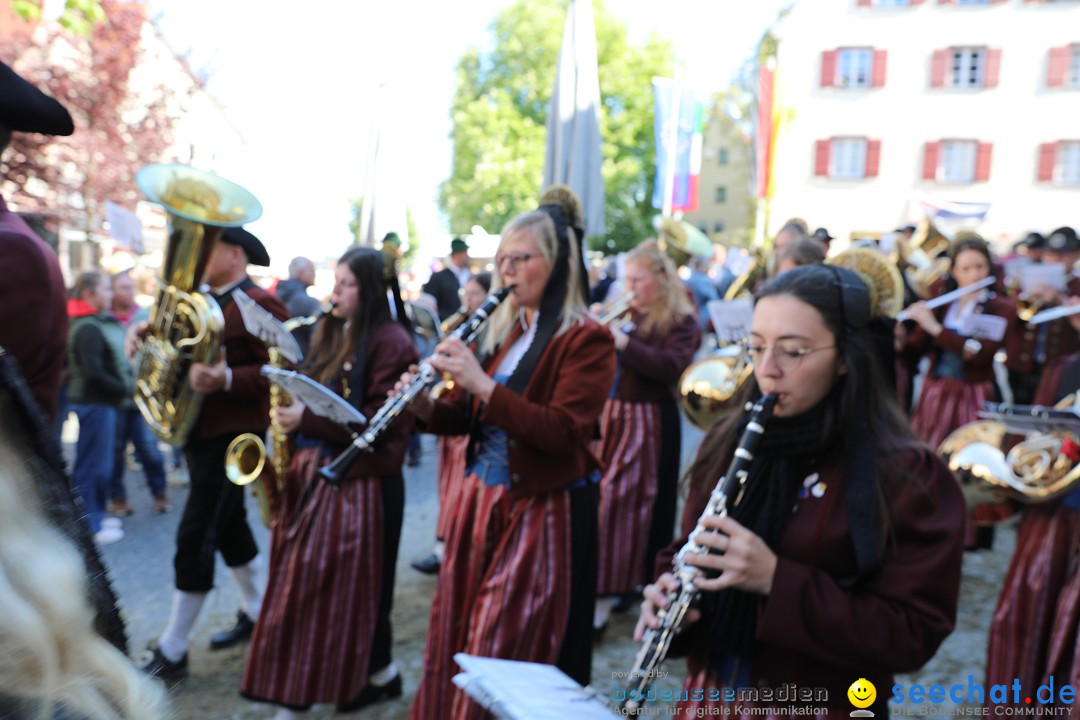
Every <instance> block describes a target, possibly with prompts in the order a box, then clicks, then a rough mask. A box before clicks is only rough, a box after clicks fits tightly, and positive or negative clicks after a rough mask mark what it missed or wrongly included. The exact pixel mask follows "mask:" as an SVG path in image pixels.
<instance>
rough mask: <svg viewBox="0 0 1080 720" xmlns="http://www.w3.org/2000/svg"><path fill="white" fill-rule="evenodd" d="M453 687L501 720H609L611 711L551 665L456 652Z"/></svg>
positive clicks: (612, 714) (612, 713)
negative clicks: (456, 667)
mask: <svg viewBox="0 0 1080 720" xmlns="http://www.w3.org/2000/svg"><path fill="white" fill-rule="evenodd" d="M454 660H456V661H457V664H458V665H460V666H461V667H462V669H463V670H464V671H465V672H463V673H460V674H458V675H455V676H454V684H455V685H457V686H458V687H459V688H461V689H462V690H464V691H465V692H466V693H468V694H469V697H471V698H472V699H473V700H475V701H476V702H478V703H479V704H480V705H482V706H483V707H484V708H485V709H486V710H488V712H490V713H492V714H493V715H495V717H497V718H501V719H502V720H566V718H574V720H611V718H612V717H614V716H615V714H614V712H613V711H612V710H611V709H610V708H609V707H608V706H607V704H605V703H604V701H603V700H601V699H600V698H599V697H597V696H596V695H593V694H592V693H591V692H590V691H588V690H586V689H585V688H583V687H581V686H580V685H578V684H577V683H576V682H575V681H574V680H572V679H571V678H570V677H569V676H568V675H566V674H565V673H564V672H563V671H562V670H559V669H558V668H557V667H555V666H554V665H543V664H541V663H530V662H518V661H516V660H499V659H497V658H486V657H477V656H475V655H467V654H465V653H457V654H456V655H454Z"/></svg>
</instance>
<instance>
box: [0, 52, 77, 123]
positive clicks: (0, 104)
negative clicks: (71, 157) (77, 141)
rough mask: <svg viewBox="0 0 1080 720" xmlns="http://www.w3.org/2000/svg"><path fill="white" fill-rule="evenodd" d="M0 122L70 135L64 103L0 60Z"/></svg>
mask: <svg viewBox="0 0 1080 720" xmlns="http://www.w3.org/2000/svg"><path fill="white" fill-rule="evenodd" d="M0 124H3V125H5V126H7V127H8V129H10V130H16V131H18V132H36V133H42V134H44V135H70V134H71V133H73V132H75V124H74V123H73V122H72V121H71V114H70V113H69V112H68V111H67V110H66V109H65V108H64V106H63V105H61V104H60V103H58V102H57V101H55V100H53V99H52V98H51V97H49V96H48V95H46V94H45V93H43V92H41V91H40V90H38V89H37V88H36V87H34V86H33V85H31V84H30V83H28V82H27V81H26V80H23V79H22V78H21V77H19V75H18V73H16V72H15V71H14V70H12V69H11V68H10V67H8V66H7V65H5V64H4V63H3V62H0Z"/></svg>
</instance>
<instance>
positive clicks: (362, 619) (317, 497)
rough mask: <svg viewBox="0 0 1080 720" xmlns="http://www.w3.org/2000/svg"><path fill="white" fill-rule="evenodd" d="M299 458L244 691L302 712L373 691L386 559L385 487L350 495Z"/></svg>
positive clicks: (363, 483)
mask: <svg viewBox="0 0 1080 720" xmlns="http://www.w3.org/2000/svg"><path fill="white" fill-rule="evenodd" d="M327 460H328V459H320V457H319V450H318V449H317V448H308V449H304V450H301V451H299V452H298V453H297V454H296V455H295V456H294V458H293V461H292V464H291V465H290V468H289V477H288V482H287V483H286V487H285V489H284V491H283V492H282V493H281V495H280V496H279V499H278V504H277V507H276V510H275V514H274V519H273V521H272V523H271V528H270V529H271V538H270V563H269V578H268V581H267V586H266V595H265V597H264V599H263V606H262V611H261V612H260V613H259V619H258V621H257V622H256V623H255V633H254V635H253V636H252V639H251V649H250V650H249V652H248V659H247V666H246V667H245V668H244V677H243V680H242V682H241V685H240V692H241V694H242V695H244V696H245V697H247V698H249V699H252V700H260V701H265V702H272V703H276V704H278V705H284V706H287V707H294V708H302V707H306V706H308V705H312V704H316V703H339V702H345V701H348V700H352V699H353V698H354V697H356V695H357V694H358V693H359V692H360V691H361V690H363V689H364V687H365V686H366V685H367V679H368V661H369V658H370V652H371V644H372V636H373V635H374V632H375V620H376V615H377V613H378V607H379V594H380V591H381V581H380V579H381V578H382V557H383V528H382V526H383V517H382V514H383V510H382V507H383V506H382V480H381V479H380V478H377V477H364V478H359V479H354V478H350V479H348V480H346V481H345V483H344V484H343V485H342V488H341V491H340V492H339V491H337V490H334V489H333V488H331V487H330V486H329V485H328V484H327V483H325V482H323V481H322V480H320V479H319V478H317V477H316V476H315V471H316V470H317V469H318V468H319V466H320V465H323V464H325V463H326V461H327Z"/></svg>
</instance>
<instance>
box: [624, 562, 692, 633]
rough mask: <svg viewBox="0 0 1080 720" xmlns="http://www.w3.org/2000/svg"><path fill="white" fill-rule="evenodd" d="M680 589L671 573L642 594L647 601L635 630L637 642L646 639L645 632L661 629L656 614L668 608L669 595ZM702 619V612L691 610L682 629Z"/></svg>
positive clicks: (642, 603)
mask: <svg viewBox="0 0 1080 720" xmlns="http://www.w3.org/2000/svg"><path fill="white" fill-rule="evenodd" d="M678 589H679V581H678V580H676V579H675V576H674V575H672V574H671V573H664V574H663V575H661V576H660V577H658V578H656V582H654V583H653V584H652V585H646V586H645V590H644V591H643V592H642V595H644V596H645V599H644V600H642V601H641V614H640V615H638V621H637V626H636V627H635V628H634V640H635V641H637V642H641V639H642V638H643V637H645V630H647V629H650V630H655V629H656V628H658V627H660V618H659V617H657V615H656V612H657V610H659V609H660V608H664V607H667V604H668V600H667V596H668V593H672V592H675V591H676V590H678ZM700 617H701V611H700V610H695V609H694V608H690V609H689V610H687V611H686V617H684V618H683V622H682V627H684V628H685V627H686V626H688V625H691V624H693V623H695V622H697V621H698V618H700Z"/></svg>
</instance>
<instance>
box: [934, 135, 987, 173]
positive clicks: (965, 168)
mask: <svg viewBox="0 0 1080 720" xmlns="http://www.w3.org/2000/svg"><path fill="white" fill-rule="evenodd" d="M978 145H979V144H978V143H977V142H975V141H973V140H947V141H945V142H943V143H941V161H940V163H939V164H938V171H937V172H938V180H940V181H941V182H946V183H970V182H975V155H976V153H977V152H978Z"/></svg>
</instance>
